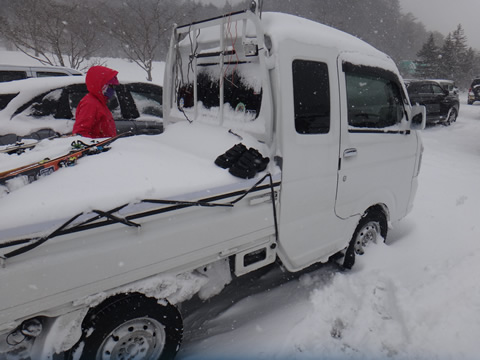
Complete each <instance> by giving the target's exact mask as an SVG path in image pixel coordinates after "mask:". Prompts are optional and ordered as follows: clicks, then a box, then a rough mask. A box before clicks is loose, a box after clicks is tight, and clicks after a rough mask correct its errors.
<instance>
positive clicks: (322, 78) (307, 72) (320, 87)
mask: <svg viewBox="0 0 480 360" xmlns="http://www.w3.org/2000/svg"><path fill="white" fill-rule="evenodd" d="M292 70H293V101H294V110H295V130H296V131H297V133H299V134H327V133H328V132H329V131H330V83H329V78H328V66H327V64H325V63H322V62H317V61H307V60H294V61H293V64H292Z"/></svg>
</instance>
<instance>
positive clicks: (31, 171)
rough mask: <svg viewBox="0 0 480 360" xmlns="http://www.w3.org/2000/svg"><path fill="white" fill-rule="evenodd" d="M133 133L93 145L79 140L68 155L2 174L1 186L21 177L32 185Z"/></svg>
mask: <svg viewBox="0 0 480 360" xmlns="http://www.w3.org/2000/svg"><path fill="white" fill-rule="evenodd" d="M130 135H132V133H131V132H126V133H122V134H119V135H117V136H114V137H111V138H108V139H106V140H103V141H98V142H94V143H93V144H85V143H83V142H81V141H79V140H77V141H73V142H72V151H70V152H69V153H68V154H66V155H62V156H59V157H57V158H55V159H48V158H47V159H44V160H41V161H38V162H35V163H33V164H29V165H24V166H21V167H18V168H15V169H11V170H7V171H4V172H0V185H8V184H7V183H8V181H9V180H12V179H14V178H16V177H19V176H24V177H25V178H26V180H27V183H31V182H33V181H35V180H37V179H39V178H40V177H42V176H47V175H50V174H51V173H53V172H55V171H57V170H58V169H60V168H62V167H68V166H73V165H75V164H76V162H77V160H78V159H79V158H81V157H83V156H86V155H94V154H99V153H101V152H105V151H107V150H109V149H110V148H109V147H108V145H110V144H111V143H112V142H113V141H115V140H117V139H118V138H120V137H125V136H130Z"/></svg>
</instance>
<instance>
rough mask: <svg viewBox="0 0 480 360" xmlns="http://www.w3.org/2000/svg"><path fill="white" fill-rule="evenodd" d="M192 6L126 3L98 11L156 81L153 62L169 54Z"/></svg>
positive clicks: (170, 0)
mask: <svg viewBox="0 0 480 360" xmlns="http://www.w3.org/2000/svg"><path fill="white" fill-rule="evenodd" d="M192 4H193V3H192ZM192 6H195V5H190V4H188V5H187V4H185V7H180V6H178V1H175V0H144V1H138V0H125V1H122V2H121V3H119V4H118V5H114V4H111V3H110V4H109V5H105V4H104V5H103V10H100V11H98V13H99V14H102V15H101V18H100V21H99V23H100V24H101V25H102V26H103V27H104V28H105V29H106V30H107V31H108V32H109V33H110V34H111V35H112V36H113V37H114V38H116V39H117V40H118V41H119V42H120V43H121V46H122V49H123V51H124V53H125V55H126V56H127V57H128V58H129V59H130V60H132V61H133V62H135V63H136V64H137V65H138V66H140V67H141V68H142V69H143V70H145V72H146V73H147V80H148V81H152V67H153V61H154V60H155V59H158V58H161V57H163V56H164V55H165V54H166V51H167V49H168V40H169V37H170V33H171V29H172V24H173V23H174V22H175V21H178V19H179V18H180V17H182V16H184V14H185V10H186V9H187V11H190V10H189V9H192Z"/></svg>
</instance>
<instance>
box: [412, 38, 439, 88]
mask: <svg viewBox="0 0 480 360" xmlns="http://www.w3.org/2000/svg"><path fill="white" fill-rule="evenodd" d="M439 56H440V49H439V48H438V46H437V45H436V44H435V38H434V36H433V33H431V34H430V36H429V38H428V40H427V42H426V43H425V44H423V46H422V49H421V50H420V51H419V52H418V53H417V57H418V65H417V74H418V76H419V77H422V78H430V79H431V78H435V77H437V76H438V73H439V62H440V59H439Z"/></svg>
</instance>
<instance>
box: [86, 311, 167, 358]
mask: <svg viewBox="0 0 480 360" xmlns="http://www.w3.org/2000/svg"><path fill="white" fill-rule="evenodd" d="M165 342H166V335H165V328H164V326H163V325H162V324H161V323H160V322H158V321H156V320H155V319H151V318H138V319H133V320H130V321H127V322H125V323H123V324H122V325H120V326H118V327H117V328H116V329H115V330H113V331H112V332H111V333H109V334H108V336H106V337H105V340H104V341H103V342H102V345H101V346H100V347H99V349H98V351H97V356H96V360H127V359H130V360H140V359H146V360H147V359H148V360H150V359H158V358H159V357H160V355H161V354H162V352H163V349H164V347H165Z"/></svg>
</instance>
